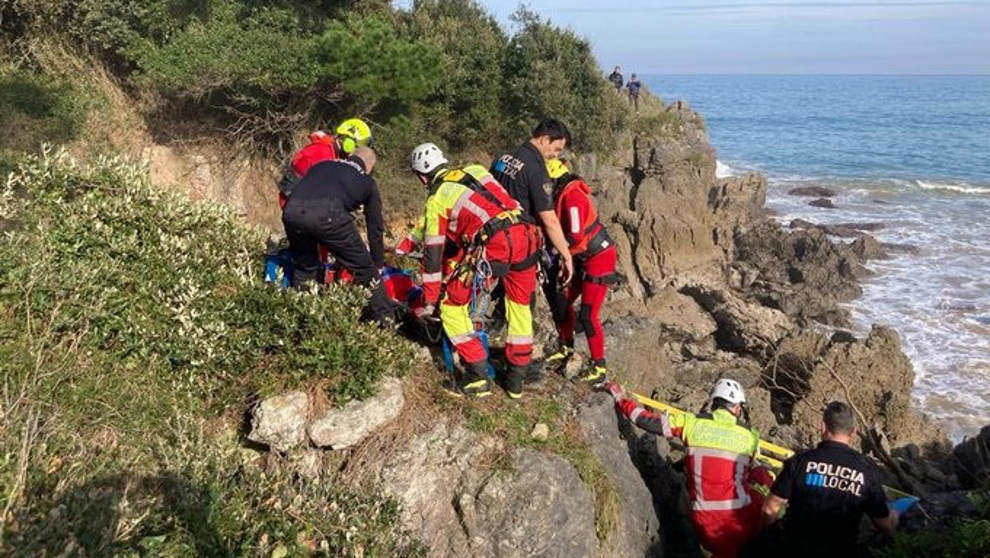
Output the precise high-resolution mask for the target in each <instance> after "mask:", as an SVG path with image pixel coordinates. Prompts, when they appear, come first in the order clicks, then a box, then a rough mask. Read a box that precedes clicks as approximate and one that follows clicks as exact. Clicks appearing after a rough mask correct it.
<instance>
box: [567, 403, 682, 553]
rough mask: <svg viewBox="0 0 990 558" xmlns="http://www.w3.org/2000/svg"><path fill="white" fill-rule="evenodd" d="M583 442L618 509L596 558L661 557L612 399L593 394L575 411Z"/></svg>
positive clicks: (649, 503) (648, 500)
mask: <svg viewBox="0 0 990 558" xmlns="http://www.w3.org/2000/svg"><path fill="white" fill-rule="evenodd" d="M578 424H579V425H580V426H581V432H582V434H583V435H584V438H585V440H587V442H588V443H589V445H590V446H591V448H592V450H593V451H594V452H595V455H596V456H597V457H598V460H599V461H600V462H601V463H602V465H604V466H605V469H606V470H607V471H608V475H609V477H610V480H611V481H612V483H613V484H614V485H615V487H616V489H617V490H618V493H619V502H621V507H620V508H619V510H618V517H617V519H616V521H615V527H614V529H615V531H614V532H613V533H611V535H610V536H609V537H608V538H607V539H606V540H605V541H603V542H602V544H601V549H600V550H601V551H600V553H599V555H600V556H603V557H605V556H644V557H647V558H649V557H652V556H657V557H659V556H662V555H663V553H662V551H661V541H660V524H659V521H658V519H657V515H656V513H655V512H654V510H653V497H652V495H651V494H650V491H649V490H648V489H647V486H646V483H645V482H644V481H643V478H642V477H641V474H640V472H639V470H638V469H637V468H636V467H635V465H634V464H633V462H632V460H631V459H630V453H631V448H630V446H629V443H628V442H627V441H626V440H625V439H623V438H622V436H621V435H620V432H621V430H620V428H619V421H618V418H617V415H616V412H615V404H614V403H613V401H612V397H611V396H609V395H607V394H604V393H597V394H594V395H592V396H591V398H590V400H589V401H588V402H587V403H586V404H585V405H583V406H581V407H580V408H579V409H578Z"/></svg>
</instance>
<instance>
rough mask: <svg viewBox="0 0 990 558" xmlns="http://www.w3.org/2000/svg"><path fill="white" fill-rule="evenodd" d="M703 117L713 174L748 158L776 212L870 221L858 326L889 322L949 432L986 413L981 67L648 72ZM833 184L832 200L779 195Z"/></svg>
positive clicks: (984, 89) (986, 124)
mask: <svg viewBox="0 0 990 558" xmlns="http://www.w3.org/2000/svg"><path fill="white" fill-rule="evenodd" d="M644 81H645V83H646V85H647V87H648V88H649V89H650V90H651V91H652V92H654V93H656V94H658V95H660V96H661V97H662V98H664V100H666V101H668V102H669V101H672V100H674V99H684V100H686V101H687V102H688V103H689V104H690V105H691V106H692V107H693V108H694V109H695V110H698V111H700V112H701V113H702V115H703V116H704V117H705V120H706V124H707V126H708V132H709V135H710V136H711V141H712V144H713V145H714V146H715V148H716V150H717V153H718V169H717V171H718V172H719V173H720V174H721V175H729V174H734V173H737V172H741V171H744V170H760V171H762V172H764V173H765V174H766V175H767V178H768V180H769V184H770V186H769V192H768V199H767V205H768V206H769V207H770V208H771V209H773V210H775V211H776V212H777V215H778V218H779V219H781V220H782V221H783V222H785V223H786V222H789V221H790V220H791V219H793V218H796V217H800V218H804V219H807V220H810V221H813V222H816V223H838V222H851V221H870V222H882V223H883V224H884V225H885V228H884V229H883V230H880V231H877V232H874V233H871V234H873V235H874V236H876V237H877V238H878V239H879V240H880V241H882V242H891V243H897V244H910V245H913V246H916V247H917V248H918V249H919V253H917V254H910V253H897V254H894V257H893V258H892V259H890V260H877V261H872V262H870V264H869V267H870V268H871V269H872V270H873V271H875V272H876V275H875V276H873V277H872V278H870V279H867V280H866V281H865V282H864V285H863V288H864V295H863V297H862V298H861V299H858V300H856V301H854V302H853V303H852V304H851V305H850V308H851V310H852V312H853V317H854V321H855V327H856V332H857V333H859V334H865V333H866V332H867V331H868V330H869V327H870V325H871V324H873V323H880V324H887V325H890V326H893V327H894V328H896V329H897V331H899V332H900V334H901V338H902V341H903V345H904V350H905V352H906V353H907V355H908V356H909V357H910V358H911V361H912V363H913V364H914V369H915V374H916V379H915V390H914V395H915V398H916V400H917V402H918V404H919V406H920V408H921V409H922V410H924V411H925V412H927V413H928V414H929V415H930V416H932V417H933V418H935V419H936V420H937V421H938V422H940V423H941V424H942V425H943V426H945V428H946V429H947V430H948V432H949V433H950V435H951V436H952V437H953V438H954V439H956V440H958V439H960V438H962V437H963V436H966V435H971V434H974V433H975V432H977V431H978V430H979V428H980V427H981V426H983V425H986V424H990V76H861V75H856V76H851V75H843V76H778V75H773V76H741V75H725V76H686V75H668V76H663V75H654V76H647V77H646V79H645V80H644ZM811 185H818V186H824V187H827V188H830V189H832V190H835V191H836V192H837V196H836V197H834V198H833V203H834V204H835V206H836V209H822V208H815V207H811V206H809V205H808V202H809V201H810V200H811V199H812V198H804V197H795V196H790V195H788V194H787V192H788V191H789V190H791V189H793V188H795V187H798V186H811Z"/></svg>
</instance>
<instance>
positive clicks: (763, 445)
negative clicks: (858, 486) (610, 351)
mask: <svg viewBox="0 0 990 558" xmlns="http://www.w3.org/2000/svg"><path fill="white" fill-rule="evenodd" d="M627 393H629V395H632V396H633V397H634V398H636V401H639V402H640V403H641V404H643V405H645V406H647V407H652V408H654V409H657V410H660V411H663V412H665V413H670V414H672V415H676V414H678V413H683V412H685V411H682V410H681V409H678V408H677V407H674V406H672V405H668V404H666V403H661V402H660V401H657V400H655V399H650V398H649V397H646V396H645V395H640V394H638V393H635V392H632V391H630V392H627ZM763 452H767V453H772V454H774V456H776V457H780V458H783V459H787V458H789V457H791V456H792V455H794V451H793V450H790V449H787V448H785V447H783V446H778V445H777V444H772V443H770V442H768V441H766V440H760V455H758V456H757V459H759V460H760V461H763V462H764V463H766V464H767V465H770V466H771V467H773V468H774V469H778V470H779V469H780V468H782V467H783V466H784V464H783V463H782V462H781V461H780V460H778V459H774V458H773V457H770V456H768V455H765V454H764V453H763ZM883 489H884V492H885V493H886V495H887V498H889V499H891V500H896V499H897V498H905V497H911V498H917V496H914V495H912V494H908V493H907V492H904V491H903V490H898V489H896V488H893V487H891V486H887V485H884V487H883Z"/></svg>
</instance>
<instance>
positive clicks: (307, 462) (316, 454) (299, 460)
mask: <svg viewBox="0 0 990 558" xmlns="http://www.w3.org/2000/svg"><path fill="white" fill-rule="evenodd" d="M292 465H293V468H294V469H295V471H296V472H297V473H299V474H300V475H302V476H303V477H304V478H307V479H310V480H313V479H317V478H319V477H320V473H321V472H322V471H323V452H322V451H320V450H317V449H313V448H307V449H306V450H304V451H301V452H296V453H295V454H293V455H292Z"/></svg>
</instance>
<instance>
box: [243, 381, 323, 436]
mask: <svg viewBox="0 0 990 558" xmlns="http://www.w3.org/2000/svg"><path fill="white" fill-rule="evenodd" d="M308 413H309V397H308V396H307V395H306V393H304V392H302V391H293V392H290V393H285V394H282V395H276V396H274V397H269V398H268V399H265V400H264V401H262V402H261V403H260V404H259V405H258V406H257V408H255V410H254V413H253V416H252V417H251V432H249V433H248V435H247V437H248V439H249V440H251V441H253V442H257V443H259V444H265V445H267V446H271V447H272V448H273V449H276V450H278V451H288V450H291V449H293V448H295V447H298V446H299V445H301V444H303V443H304V442H305V441H306V416H307V414H308Z"/></svg>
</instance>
